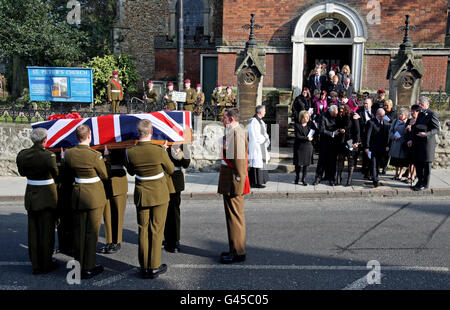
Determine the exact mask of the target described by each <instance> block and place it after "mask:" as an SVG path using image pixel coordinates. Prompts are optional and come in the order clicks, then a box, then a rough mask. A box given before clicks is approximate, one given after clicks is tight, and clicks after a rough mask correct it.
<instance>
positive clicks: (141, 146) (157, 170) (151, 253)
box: [126, 120, 174, 279]
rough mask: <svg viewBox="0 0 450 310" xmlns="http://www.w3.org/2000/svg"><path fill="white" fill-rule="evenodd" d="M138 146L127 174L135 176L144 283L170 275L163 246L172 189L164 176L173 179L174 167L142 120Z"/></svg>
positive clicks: (132, 150) (130, 156)
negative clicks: (163, 261)
mask: <svg viewBox="0 0 450 310" xmlns="http://www.w3.org/2000/svg"><path fill="white" fill-rule="evenodd" d="M137 131H138V134H139V142H138V144H137V145H136V146H133V147H131V148H129V149H128V150H127V152H126V154H127V171H128V173H129V174H130V175H136V181H135V182H136V186H135V189H134V203H135V205H136V209H137V210H136V211H137V222H138V225H139V248H138V253H139V264H140V266H141V274H142V277H143V278H144V279H148V278H150V279H154V278H156V277H158V276H159V275H160V274H162V273H165V272H166V271H167V265H166V264H161V246H162V239H163V235H164V225H165V222H166V216H167V207H168V205H169V199H170V196H169V187H168V183H167V180H168V178H167V177H166V176H165V174H166V173H167V174H168V175H172V174H173V172H174V165H173V163H172V161H171V160H170V158H169V155H168V154H167V151H166V145H165V146H163V147H161V146H159V145H156V144H153V143H152V142H151V138H152V133H153V130H152V123H151V122H150V121H149V120H141V121H139V123H138V125H137Z"/></svg>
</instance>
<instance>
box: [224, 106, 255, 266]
mask: <svg viewBox="0 0 450 310" xmlns="http://www.w3.org/2000/svg"><path fill="white" fill-rule="evenodd" d="M239 119H240V113H239V109H237V108H230V109H227V110H226V111H225V113H224V115H223V118H222V123H223V125H224V126H225V133H226V135H225V136H224V137H223V155H222V156H223V160H222V164H221V166H220V174H219V185H218V191H217V192H218V193H219V194H222V195H223V203H224V207H225V217H226V223H227V232H228V244H229V251H228V252H223V253H222V254H221V263H223V264H229V263H235V262H242V261H244V260H245V255H246V250H245V242H246V224H245V214H244V195H245V194H248V193H249V192H250V183H249V180H248V176H247V157H248V156H247V154H248V141H247V138H246V135H245V130H244V129H243V128H242V127H241V126H240V124H239Z"/></svg>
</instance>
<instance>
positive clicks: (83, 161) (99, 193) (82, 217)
mask: <svg viewBox="0 0 450 310" xmlns="http://www.w3.org/2000/svg"><path fill="white" fill-rule="evenodd" d="M76 135H77V138H78V141H79V144H78V145H77V146H75V147H73V148H71V149H69V150H67V151H66V154H65V162H66V168H67V170H68V171H69V172H70V173H71V175H72V176H73V177H75V184H74V186H73V191H72V208H73V209H74V240H73V241H74V258H75V260H77V261H78V262H79V263H80V266H81V278H82V279H89V278H92V277H94V276H96V275H98V274H100V273H102V272H103V266H101V265H96V263H95V255H96V248H97V243H98V234H99V231H100V224H101V221H102V215H103V211H104V209H105V206H106V195H105V188H104V186H103V182H102V181H105V180H107V179H108V173H107V171H106V166H105V160H104V158H103V156H102V154H101V153H100V152H98V151H96V150H93V149H91V148H90V147H89V144H90V143H91V140H92V136H91V129H90V128H89V126H87V125H84V124H83V125H80V126H78V128H77V129H76Z"/></svg>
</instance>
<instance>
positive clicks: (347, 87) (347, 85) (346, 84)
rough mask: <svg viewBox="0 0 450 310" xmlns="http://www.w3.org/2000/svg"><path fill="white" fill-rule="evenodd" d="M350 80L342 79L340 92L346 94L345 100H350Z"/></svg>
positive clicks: (351, 89)
mask: <svg viewBox="0 0 450 310" xmlns="http://www.w3.org/2000/svg"><path fill="white" fill-rule="evenodd" d="M350 83H351V79H350V78H349V77H346V78H344V81H343V82H342V92H344V91H345V92H346V93H347V98H350V97H351V96H352V93H353V86H352V85H350Z"/></svg>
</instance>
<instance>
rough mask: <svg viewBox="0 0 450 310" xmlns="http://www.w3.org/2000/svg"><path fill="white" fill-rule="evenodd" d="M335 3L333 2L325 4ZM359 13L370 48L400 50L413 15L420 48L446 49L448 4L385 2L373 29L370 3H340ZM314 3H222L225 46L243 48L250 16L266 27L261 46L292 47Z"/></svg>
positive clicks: (258, 35) (417, 0) (303, 0)
mask: <svg viewBox="0 0 450 310" xmlns="http://www.w3.org/2000/svg"><path fill="white" fill-rule="evenodd" d="M326 2H332V1H326ZM339 2H340V3H343V4H347V5H348V6H349V7H351V8H353V9H354V10H355V11H356V12H358V13H359V15H360V16H361V18H362V19H363V22H364V23H366V24H367V30H368V35H369V40H368V42H367V45H368V46H379V45H382V46H398V44H400V43H401V42H402V38H403V33H402V32H400V31H398V30H397V27H398V26H402V25H404V21H405V15H406V14H410V15H411V24H413V25H418V26H420V28H419V30H418V31H415V32H414V33H412V34H411V37H412V39H413V41H414V43H415V44H417V45H420V46H440V47H443V46H444V42H445V29H446V24H447V0H436V1H421V0H383V1H380V3H381V22H380V24H373V25H370V24H368V23H367V21H366V16H367V15H368V13H369V12H370V11H371V8H367V3H368V1H367V0H347V1H339ZM317 3H318V1H312V0H278V1H273V0H257V1H256V0H254V1H251V0H245V1H244V0H223V21H224V22H223V23H224V24H223V40H224V42H225V44H226V45H243V44H244V43H245V40H246V39H247V37H248V31H246V30H244V29H242V25H243V24H245V23H248V20H249V19H250V13H255V18H256V22H257V23H258V24H260V25H264V28H263V29H260V30H257V32H256V38H257V40H258V41H259V42H262V43H264V44H266V45H272V46H280V45H282V46H290V45H291V35H292V33H293V31H294V28H295V25H296V21H297V20H298V18H299V16H301V14H302V13H303V12H305V11H306V10H307V9H308V8H309V7H311V6H313V5H315V4H317Z"/></svg>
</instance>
